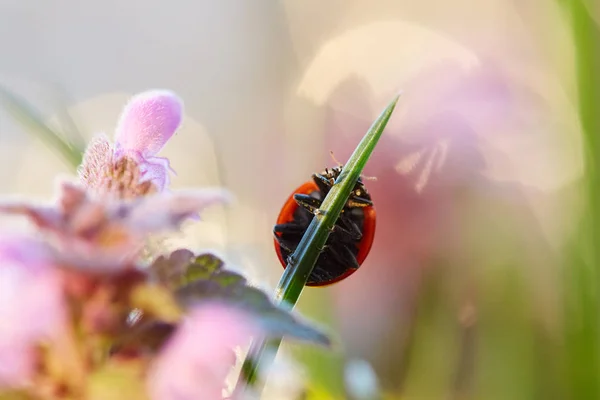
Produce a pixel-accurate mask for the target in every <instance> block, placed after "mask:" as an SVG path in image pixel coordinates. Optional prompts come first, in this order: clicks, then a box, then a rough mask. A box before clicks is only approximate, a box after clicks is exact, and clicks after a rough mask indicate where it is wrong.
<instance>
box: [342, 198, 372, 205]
mask: <svg viewBox="0 0 600 400" xmlns="http://www.w3.org/2000/svg"><path fill="white" fill-rule="evenodd" d="M372 205H373V202H372V201H371V200H369V199H365V198H364V197H356V196H350V198H349V199H348V207H368V206H372Z"/></svg>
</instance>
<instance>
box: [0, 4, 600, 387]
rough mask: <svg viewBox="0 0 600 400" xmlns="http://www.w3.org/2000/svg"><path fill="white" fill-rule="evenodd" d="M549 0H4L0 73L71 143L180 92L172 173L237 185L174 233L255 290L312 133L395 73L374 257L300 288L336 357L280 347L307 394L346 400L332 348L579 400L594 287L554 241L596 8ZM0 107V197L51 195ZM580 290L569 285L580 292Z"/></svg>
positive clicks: (373, 165)
mask: <svg viewBox="0 0 600 400" xmlns="http://www.w3.org/2000/svg"><path fill="white" fill-rule="evenodd" d="M561 3H562V5H561ZM568 3H569V2H568V1H564V2H559V1H556V2H553V1H542V0H530V1H506V0H477V1H474V0H457V1H435V0H423V1H412V0H403V1H384V0H370V1H360V0H343V1H342V0H327V1H323V0H318V1H317V0H302V1H300V0H293V1H272V0H253V1H233V0H220V1H218V2H217V1H197V2H191V1H182V0H174V1H171V2H163V1H156V0H146V1H140V0H130V1H117V0H105V1H98V2H80V1H75V0H61V1H59V0H49V1H44V2H33V1H23V0H2V1H0V52H1V53H0V54H1V58H0V84H1V85H2V86H5V87H7V88H9V89H10V90H12V91H13V92H15V93H17V94H19V95H20V96H23V97H24V98H26V99H28V101H30V102H31V103H33V104H34V105H35V107H37V109H38V110H39V112H40V114H41V115H42V117H43V118H44V119H45V120H46V121H47V122H48V123H49V124H51V125H52V126H53V127H55V128H56V129H58V130H60V131H62V132H67V133H69V132H70V133H71V134H73V132H79V134H81V135H82V136H83V140H84V141H85V140H87V139H89V138H90V137H91V136H92V135H93V134H94V133H96V132H100V131H104V132H106V133H108V134H112V132H113V130H114V127H115V124H116V122H117V117H118V115H119V112H120V110H121V108H122V107H123V105H124V103H125V102H126V100H127V99H128V98H129V97H130V96H131V95H133V94H135V93H137V92H140V91H143V90H146V89H151V88H168V89H171V90H173V91H175V92H176V93H178V94H179V95H180V96H181V98H182V99H183V100H184V102H185V119H184V122H183V127H182V129H181V130H180V131H179V132H178V133H177V134H176V136H175V137H174V138H173V139H172V140H171V141H170V142H169V143H168V145H167V147H166V148H165V149H164V151H163V152H162V153H161V154H160V155H161V156H166V157H169V158H170V159H171V165H172V166H173V168H174V169H175V170H176V171H177V173H178V175H177V176H176V177H174V178H173V187H174V188H180V187H189V186H207V185H208V186H225V187H227V188H228V189H229V190H231V191H232V192H233V194H234V195H235V197H236V202H235V203H234V204H233V205H232V206H230V207H228V208H226V209H225V208H223V209H216V210H213V211H212V213H208V214H206V222H205V223H204V224H198V225H196V226H190V227H189V229H188V230H187V235H185V236H182V237H181V238H177V239H176V240H175V241H176V243H177V244H182V243H184V244H186V245H188V246H190V247H192V248H194V249H203V248H211V249H215V250H216V251H218V252H219V253H220V254H223V255H224V256H225V257H226V259H227V260H228V261H229V262H230V263H231V266H232V268H236V269H239V270H242V271H244V272H245V273H246V274H247V275H249V277H250V278H251V279H252V280H253V281H254V282H255V283H256V284H257V285H260V286H262V287H265V288H272V287H274V286H275V285H276V283H277V280H278V278H279V275H280V273H281V267H280V265H279V262H278V261H277V257H276V255H275V253H274V251H273V243H272V234H271V229H272V225H273V223H274V221H275V219H276V216H277V214H278V211H279V208H280V206H281V205H282V202H283V201H284V200H285V198H286V197H287V196H288V195H289V194H290V192H291V191H292V190H293V189H294V188H295V187H296V186H298V185H299V184H300V183H302V182H303V181H305V180H306V179H308V178H309V176H310V174H311V173H312V172H315V171H317V170H321V169H322V168H324V167H325V166H329V165H332V164H334V161H333V160H331V158H330V156H329V151H330V150H332V151H333V152H334V153H335V156H336V158H338V159H339V160H340V161H342V162H343V161H344V160H345V159H346V158H347V157H348V155H349V154H350V152H351V151H352V149H353V148H354V146H355V145H356V144H357V143H358V141H359V140H360V138H361V136H362V135H363V134H364V132H365V131H366V129H367V128H368V126H369V124H370V122H371V121H372V120H373V119H374V118H375V117H376V116H377V114H378V113H379V112H380V110H381V109H382V108H383V107H384V106H385V105H386V104H387V103H388V102H389V100H390V99H391V98H392V97H393V96H394V95H395V94H396V93H398V92H399V91H401V90H402V91H403V96H402V98H401V100H400V102H399V105H398V107H397V111H396V113H395V114H394V116H393V117H392V120H391V121H390V124H389V126H388V129H387V131H386V133H385V134H384V137H383V139H382V141H381V142H380V145H379V147H378V148H377V149H376V151H375V153H374V155H373V157H372V159H371V161H370V162H369V163H368V164H367V167H366V169H365V174H366V175H368V176H373V177H376V178H377V180H374V181H367V183H368V186H367V187H368V188H369V189H370V191H371V193H372V196H373V198H374V201H375V204H376V208H377V212H378V216H379V219H378V227H377V232H376V238H375V243H374V246H373V249H372V253H371V255H370V256H369V257H368V259H367V260H366V262H365V263H364V264H363V267H362V268H361V270H360V271H359V272H357V273H356V274H354V275H353V276H352V278H350V279H348V280H347V281H344V282H342V283H340V284H338V285H335V286H333V287H331V288H326V289H307V290H306V291H305V293H304V294H303V297H302V300H301V302H300V306H299V308H300V309H301V311H302V312H303V313H304V314H306V315H307V316H309V317H310V318H312V319H315V320H317V321H319V322H320V323H322V324H324V325H326V326H328V327H329V328H330V329H331V330H332V331H333V332H335V334H336V335H337V338H338V339H339V347H338V348H337V349H336V351H334V352H333V353H328V352H325V351H322V350H316V349H312V348H310V349H307V348H306V347H305V346H294V348H288V349H287V350H289V351H291V353H292V354H296V355H297V360H298V361H299V362H300V364H301V365H304V366H305V376H306V378H307V380H308V382H310V387H311V388H312V389H311V390H312V391H313V398H332V399H342V398H348V396H349V395H347V394H344V379H343V375H344V364H345V362H346V361H348V360H353V359H365V360H366V361H368V362H369V363H371V365H372V367H373V369H374V371H375V372H376V374H377V377H378V379H379V382H380V385H381V387H382V388H383V389H384V390H385V391H386V392H387V393H390V394H391V395H394V394H395V395H397V396H402V397H401V398H406V399H442V398H444V399H445V398H477V399H479V398H482V399H532V398H543V399H550V398H557V399H565V398H578V399H583V398H590V399H591V398H598V397H595V395H594V393H596V394H597V393H598V392H597V390H598V387H597V386H598V385H597V384H595V383H593V382H594V381H595V380H597V379H596V378H597V377H598V376H600V375H598V370H597V367H598V363H597V356H598V352H597V350H598V348H597V346H596V344H597V342H596V341H595V340H594V339H593V337H592V336H593V335H592V336H586V335H587V334H588V333H589V332H592V333H593V332H595V331H594V329H595V328H594V327H597V321H596V320H594V319H593V318H592V319H591V320H589V317H590V314H589V312H588V311H589V310H590V309H591V310H593V309H595V308H594V307H591V306H590V307H591V308H589V307H588V306H589V304H592V305H594V304H596V303H586V304H587V306H586V305H585V304H582V303H577V302H575V303H572V302H571V300H570V299H571V297H570V294H575V295H578V294H579V293H580V289H579V287H578V286H577V285H578V284H580V283H581V282H580V280H578V279H579V278H581V274H579V275H578V274H577V273H576V272H574V273H570V272H569V271H573V270H575V271H577V268H586V267H585V265H584V264H585V263H584V261H582V258H583V257H584V256H586V254H587V253H583V251H581V252H580V249H579V248H577V247H576V246H574V245H573V242H574V241H577V242H578V243H579V242H581V241H580V240H579V241H578V240H573V239H574V238H576V237H579V236H576V235H581V234H582V233H581V229H580V227H579V220H580V219H581V216H582V213H584V212H588V211H586V209H585V208H584V206H585V197H584V196H582V189H583V188H584V187H585V185H582V183H585V182H584V180H582V177H583V176H584V153H585V151H584V150H590V147H588V146H587V145H586V143H588V144H589V142H586V141H585V137H586V136H585V135H584V133H585V132H586V129H588V131H587V132H588V133H589V132H590V131H589V129H593V126H594V125H593V124H591V125H590V124H588V125H587V128H586V124H585V120H583V121H584V123H583V127H582V122H580V121H581V119H580V117H579V107H580V106H581V105H582V104H585V101H586V97H585V96H582V93H581V90H579V92H578V85H579V87H580V88H581V87H582V83H581V79H582V76H581V68H579V70H578V69H577V67H576V63H575V60H576V59H579V60H581V48H579V50H578V48H576V47H575V46H574V45H573V37H572V30H571V27H570V23H571V21H575V23H581V21H580V20H577V18H575V17H576V16H577V15H579V16H580V17H581V16H582V15H583V16H584V17H583V18H584V19H585V23H587V24H588V25H587V26H588V28H589V32H593V33H594V34H597V31H596V30H597V28H596V27H594V25H593V22H591V21H593V18H596V20H598V7H597V6H596V5H595V3H594V2H593V1H587V2H584V3H585V4H586V5H587V6H588V8H587V9H586V8H583V6H582V7H578V6H572V7H569V4H568ZM571 3H573V4H579V3H578V1H575V0H574V1H572V2H571ZM573 10H575V11H576V12H575V13H574V14H573V15H574V16H575V17H574V18H573V19H571V18H570V16H569V15H570V14H569V12H570V11H573ZM586 10H589V11H590V13H591V17H592V18H591V19H590V18H589V17H588V16H587V14H585V13H586ZM577 13H579V14H577ZM577 21H579V22H577ZM586 32H588V31H585V32H583V33H581V31H580V32H579V33H580V35H579V38H580V39H581V37H582V36H581V35H583V36H585V35H586V34H587V33H586ZM598 37H600V36H596V38H598ZM576 38H577V36H576ZM580 42H584V41H581V40H580ZM587 44H588V45H589V46H588V48H587V50H589V51H596V50H598V49H597V47H598V46H599V44H598V42H597V41H593V40H591V41H588V42H587ZM590 49H591V50H590ZM587 50H586V51H587ZM578 52H579V53H578ZM578 54H579V56H578ZM596 54H597V53H596ZM592 58H593V57H592ZM584 59H585V57H584ZM590 59H591V58H590ZM588 61H589V60H588ZM578 71H579V73H580V74H579V75H577V72H578ZM586 77H587V78H590V76H587V75H586ZM590 84H593V79H591V80H590V81H589V82H588V83H587V84H583V87H586V85H590ZM587 87H588V88H589V86H587ZM592 89H593V88H591V89H590V91H591V92H593V90H592ZM591 92H590V93H591ZM590 98H593V96H592V97H590ZM2 112H3V111H2V110H0V143H1V145H0V166H1V168H0V178H1V180H0V182H2V184H1V185H0V191H1V192H2V193H5V194H14V193H18V194H22V195H29V196H34V197H36V198H39V199H47V198H50V197H51V196H52V193H53V188H54V177H55V176H56V175H57V174H61V173H62V174H72V173H73V170H72V167H71V166H69V164H68V163H66V162H65V161H64V160H63V159H62V158H61V157H60V155H59V154H58V153H55V152H53V151H52V150H51V149H50V148H48V147H47V146H46V145H45V144H43V143H42V142H41V141H39V140H38V139H36V138H34V137H33V136H31V135H28V134H27V132H26V130H25V129H24V128H23V127H22V126H21V125H19V124H18V123H17V122H16V121H15V120H14V119H13V118H11V116H10V115H9V114H8V113H2ZM592 114H593V113H591V112H590V113H587V114H586V115H588V116H590V115H592ZM69 118H72V121H70V122H69ZM590 118H591V117H590ZM73 124H74V125H73ZM590 126H591V127H592V128H590ZM596 127H597V125H596ZM591 151H592V153H593V151H594V150H593V149H592V150H591ZM590 176H591V178H590ZM590 176H588V177H589V178H590V182H592V183H593V182H595V181H593V177H594V176H595V174H594V173H592V174H591V175H590ZM590 212H591V217H589V218H591V219H592V220H593V218H594V215H597V214H594V212H593V211H590ZM586 218H587V217H586ZM589 218H587V219H589ZM2 221H3V224H4V225H5V228H6V229H15V230H16V229H24V228H25V226H24V224H22V223H21V222H20V221H15V220H13V219H10V220H9V219H3V220H2ZM592 245H593V242H592ZM588 252H591V253H594V251H593V250H592V251H588ZM586 257H587V256H586ZM592 260H593V259H592ZM588 261H589V260H588ZM586 265H587V264H586ZM592 265H593V264H592ZM593 267H595V265H593ZM572 275H574V276H576V277H579V278H574V279H573V282H575V283H573V284H572V285H571V283H572V282H571V281H570V280H569V279H568V278H567V279H565V276H567V277H569V276H572ZM589 276H592V277H594V276H596V275H595V273H591V274H590V275H589ZM583 280H584V281H585V279H583ZM596 284H597V282H593V279H592V282H589V285H591V289H589V290H590V293H591V294H590V296H583V295H582V296H579V297H577V296H575V297H577V299H576V300H577V301H579V300H581V299H580V297H581V298H582V299H583V300H582V301H590V299H592V300H593V301H597V300H594V299H595V297H594V296H595V294H597V292H596V291H595V290H596V286H594V285H596ZM586 307H587V308H586ZM578 310H581V313H580V314H578ZM585 310H587V311H585ZM569 318H572V319H573V320H570V319H569ZM586 318H587V319H586ZM589 324H591V325H589ZM580 326H583V328H581V329H580V328H579V327H580ZM590 326H592V328H590ZM588 328H589V329H588ZM590 329H591V331H590ZM582 332H583V333H582ZM586 338H587V339H589V340H590V342H589V343H588V342H585V340H586ZM570 340H572V341H577V343H579V347H577V346H575V347H576V348H573V347H570V346H569V341H570ZM582 340H584V342H581V341H582ZM577 357H582V358H581V359H579V358H577ZM590 357H591V359H593V360H592V361H589V358H590ZM594 360H595V361H594ZM588 361H589V363H588ZM586 363H588V364H586ZM367 378H368V374H360V373H359V374H358V375H352V377H351V380H352V381H353V382H354V383H355V384H357V383H360V380H361V379H365V380H366V379H367ZM587 396H589V397H587ZM394 398H395V397H394ZM399 398H400V397H399Z"/></svg>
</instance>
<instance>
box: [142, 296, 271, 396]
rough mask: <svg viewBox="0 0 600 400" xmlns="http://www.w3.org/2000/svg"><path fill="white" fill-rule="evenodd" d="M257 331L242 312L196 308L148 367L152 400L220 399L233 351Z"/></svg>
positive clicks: (223, 307) (218, 308) (214, 305)
mask: <svg viewBox="0 0 600 400" xmlns="http://www.w3.org/2000/svg"><path fill="white" fill-rule="evenodd" d="M258 333H259V330H258V329H256V327H255V325H254V324H252V323H251V322H250V320H249V319H248V318H247V316H246V315H245V314H243V313H242V312H240V311H238V310H235V309H232V308H230V307H226V306H223V305H218V304H212V305H204V306H200V307H198V308H196V309H194V310H192V312H191V313H190V315H189V317H188V318H187V319H186V320H185V321H184V322H183V323H182V324H181V326H180V327H179V329H178V330H177V332H176V333H175V335H174V336H173V338H172V339H171V340H170V341H169V342H168V343H167V345H166V347H165V349H164V350H163V352H162V353H161V354H160V355H159V357H158V359H157V360H156V361H155V363H154V364H153V365H152V367H151V370H150V374H149V376H148V385H149V389H150V395H151V398H152V399H156V400H158V399H160V400H188V399H189V400H192V399H205V400H217V399H222V391H223V388H224V386H225V382H224V381H225V378H226V376H227V374H228V372H229V370H230V369H231V368H232V367H233V364H234V362H235V356H234V353H233V348H234V347H235V346H239V345H243V344H245V342H246V341H247V340H249V339H250V337H251V336H253V335H255V334H258Z"/></svg>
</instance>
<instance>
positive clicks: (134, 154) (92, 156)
mask: <svg viewBox="0 0 600 400" xmlns="http://www.w3.org/2000/svg"><path fill="white" fill-rule="evenodd" d="M182 112H183V104H182V102H181V100H180V99H179V98H178V97H177V96H176V95H175V94H174V93H172V92H170V91H166V90H150V91H147V92H143V93H140V94H138V95H136V96H134V97H133V98H132V99H131V100H130V101H129V103H128V104H127V105H126V106H125V109H124V110H123V113H122V114H121V117H120V120H119V123H118V125H117V128H116V131H115V145H114V147H113V146H112V145H111V143H110V142H109V140H108V138H107V137H106V136H105V135H103V134H100V135H97V136H96V137H95V138H94V139H92V141H91V142H90V144H89V146H88V148H87V150H86V152H85V155H84V159H83V163H82V165H81V167H80V168H79V176H80V179H81V181H82V182H84V183H85V184H86V186H88V187H89V188H91V189H93V190H95V191H97V192H99V193H110V194H116V195H117V196H119V197H122V198H131V197H137V196H140V195H144V194H147V193H150V192H154V191H159V192H160V191H163V190H165V189H166V188H167V186H168V185H169V171H171V172H173V171H172V169H171V167H170V166H169V161H168V159H166V158H162V157H157V156H156V155H157V154H158V153H159V152H160V150H161V149H162V148H163V147H164V145H165V144H166V143H167V141H168V140H169V139H170V138H171V137H172V136H173V134H174V133H175V131H176V130H177V128H178V127H179V125H180V124H181V118H182Z"/></svg>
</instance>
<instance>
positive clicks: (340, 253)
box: [328, 246, 359, 269]
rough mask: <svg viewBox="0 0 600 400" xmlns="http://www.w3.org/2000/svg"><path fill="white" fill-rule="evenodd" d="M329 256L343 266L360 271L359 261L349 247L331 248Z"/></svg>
mask: <svg viewBox="0 0 600 400" xmlns="http://www.w3.org/2000/svg"><path fill="white" fill-rule="evenodd" d="M328 250H329V254H330V255H331V256H332V257H333V258H334V259H335V260H336V261H337V262H338V263H339V264H342V265H346V266H348V268H353V269H358V267H359V265H358V261H356V257H355V256H354V254H352V251H351V250H350V248H349V247H348V246H329V248H328Z"/></svg>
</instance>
